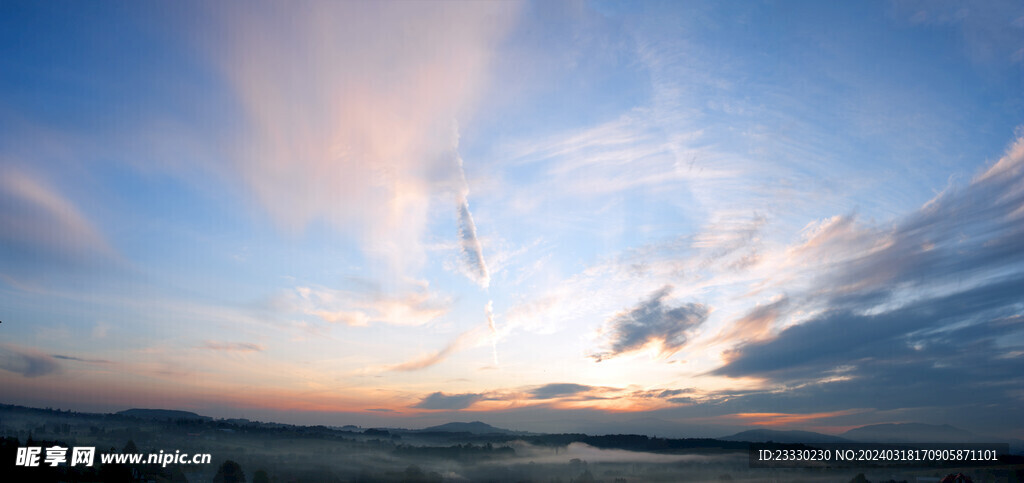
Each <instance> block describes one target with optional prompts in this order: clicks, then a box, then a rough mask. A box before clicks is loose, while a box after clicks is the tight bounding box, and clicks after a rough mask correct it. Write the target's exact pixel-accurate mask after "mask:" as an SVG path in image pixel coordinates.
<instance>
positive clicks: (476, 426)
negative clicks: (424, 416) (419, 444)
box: [420, 421, 516, 434]
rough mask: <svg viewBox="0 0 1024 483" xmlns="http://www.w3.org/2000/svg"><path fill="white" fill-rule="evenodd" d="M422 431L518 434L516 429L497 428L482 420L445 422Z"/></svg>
mask: <svg viewBox="0 0 1024 483" xmlns="http://www.w3.org/2000/svg"><path fill="white" fill-rule="evenodd" d="M420 431H424V432H439V433H472V434H516V431H512V430H509V429H502V428H496V427H494V426H491V425H490V424H487V423H483V422H480V421H473V422H471V423H445V424H441V425H438V426H431V427H429V428H423V429H421V430H420Z"/></svg>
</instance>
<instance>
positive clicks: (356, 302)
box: [288, 283, 451, 326]
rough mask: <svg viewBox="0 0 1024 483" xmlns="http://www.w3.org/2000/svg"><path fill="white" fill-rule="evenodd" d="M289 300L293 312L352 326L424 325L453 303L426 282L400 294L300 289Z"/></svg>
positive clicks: (312, 288) (289, 296)
mask: <svg viewBox="0 0 1024 483" xmlns="http://www.w3.org/2000/svg"><path fill="white" fill-rule="evenodd" d="M288 298H289V300H291V305H292V307H291V308H292V309H293V310H297V311H300V312H303V313H305V314H308V315H312V316H315V317H317V318H319V319H321V320H323V321H326V322H330V323H336V324H344V325H350V326H366V325H369V324H371V323H384V324H391V325H407V326H416V325H423V324H426V323H428V322H430V321H432V320H434V319H436V318H438V317H440V316H442V315H444V314H446V313H447V312H448V309H449V306H450V304H451V302H450V300H448V299H447V298H445V297H442V296H440V295H438V294H436V293H434V292H432V291H431V290H430V287H429V285H427V284H426V283H415V284H412V286H411V287H410V290H409V291H406V292H404V293H397V294H393V293H387V292H384V291H382V290H380V289H378V288H372V289H369V290H364V291H354V290H336V289H329V288H325V287H297V288H296V289H295V290H294V292H292V293H290V294H288Z"/></svg>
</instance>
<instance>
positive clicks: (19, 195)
mask: <svg viewBox="0 0 1024 483" xmlns="http://www.w3.org/2000/svg"><path fill="white" fill-rule="evenodd" d="M0 244H2V245H0V246H8V247H9V248H11V249H15V248H17V249H20V250H23V251H24V250H28V251H31V252H37V251H39V250H40V247H44V249H46V250H47V253H48V254H49V256H53V255H54V254H56V255H58V256H62V257H68V258H72V259H75V258H83V257H86V256H94V255H96V254H100V255H110V254H111V253H112V249H111V247H110V245H109V244H108V243H107V241H106V240H105V239H104V237H103V235H101V234H100V232H99V230H98V229H97V228H96V227H95V226H93V224H92V223H91V222H90V221H89V220H88V219H87V218H86V217H85V215H84V214H83V213H82V212H81V211H79V209H78V208H77V207H76V206H75V205H74V204H73V203H72V202H71V201H70V200H68V199H67V198H65V197H64V196H62V195H61V193H60V192H59V191H58V190H57V189H55V188H54V187H52V186H50V185H49V184H47V183H46V182H44V181H42V180H40V179H38V178H37V177H35V176H32V175H30V174H28V173H26V172H23V171H20V170H17V169H14V168H7V169H4V170H3V171H2V172H0Z"/></svg>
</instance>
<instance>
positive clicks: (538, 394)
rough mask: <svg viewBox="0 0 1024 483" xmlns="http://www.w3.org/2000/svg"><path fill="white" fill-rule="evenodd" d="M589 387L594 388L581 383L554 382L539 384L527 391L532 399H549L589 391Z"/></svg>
mask: <svg viewBox="0 0 1024 483" xmlns="http://www.w3.org/2000/svg"><path fill="white" fill-rule="evenodd" d="M591 389H594V388H593V387H591V386H584V385H582V384H572V383H554V384H546V385H543V386H540V387H538V388H536V389H533V390H531V391H529V393H530V394H531V395H532V396H533V398H534V399H551V398H556V397H562V396H571V395H574V394H579V393H581V392H587V391H590V390H591Z"/></svg>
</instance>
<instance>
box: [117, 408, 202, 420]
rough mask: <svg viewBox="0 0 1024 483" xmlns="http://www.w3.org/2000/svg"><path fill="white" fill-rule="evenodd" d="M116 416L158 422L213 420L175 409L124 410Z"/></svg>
mask: <svg viewBox="0 0 1024 483" xmlns="http://www.w3.org/2000/svg"><path fill="white" fill-rule="evenodd" d="M116 414H119V415H121V416H129V417H133V418H139V419H158V420H171V421H174V420H178V419H190V420H195V419H198V420H202V421H209V420H212V419H213V418H211V417H209V416H201V415H199V414H196V413H193V412H189V411H178V410H176V409H138V408H133V409H126V410H124V411H118V412H117V413H116Z"/></svg>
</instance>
